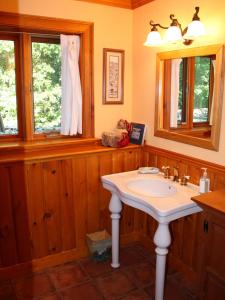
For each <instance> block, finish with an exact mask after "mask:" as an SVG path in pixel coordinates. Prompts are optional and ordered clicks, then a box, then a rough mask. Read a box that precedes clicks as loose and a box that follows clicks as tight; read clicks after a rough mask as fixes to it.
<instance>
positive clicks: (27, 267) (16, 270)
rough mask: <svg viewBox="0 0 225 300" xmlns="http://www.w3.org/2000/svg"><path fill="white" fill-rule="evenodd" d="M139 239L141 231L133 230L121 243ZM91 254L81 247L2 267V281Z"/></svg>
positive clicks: (0, 273)
mask: <svg viewBox="0 0 225 300" xmlns="http://www.w3.org/2000/svg"><path fill="white" fill-rule="evenodd" d="M138 240H139V233H138V232H132V233H130V234H125V235H122V236H121V238H120V244H121V245H122V246H124V245H127V244H130V243H133V242H137V241H138ZM89 255H90V254H89V250H88V248H87V247H82V248H79V249H72V250H68V251H64V252H60V253H57V254H53V255H49V256H45V257H42V258H39V259H34V260H32V261H29V262H25V263H21V264H17V265H14V266H10V267H5V268H0V281H1V280H8V279H13V278H16V277H21V276H25V275H26V274H30V273H32V272H41V271H43V270H44V269H46V268H50V267H54V266H57V265H60V264H64V263H68V262H72V261H74V260H78V259H81V258H84V257H87V256H89Z"/></svg>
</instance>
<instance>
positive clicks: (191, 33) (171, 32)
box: [144, 7, 205, 47]
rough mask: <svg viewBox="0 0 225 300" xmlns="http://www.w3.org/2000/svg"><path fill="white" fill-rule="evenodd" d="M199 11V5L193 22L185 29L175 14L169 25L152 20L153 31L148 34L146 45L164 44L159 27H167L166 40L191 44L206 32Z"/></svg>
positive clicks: (171, 16) (171, 17)
mask: <svg viewBox="0 0 225 300" xmlns="http://www.w3.org/2000/svg"><path fill="white" fill-rule="evenodd" d="M198 13H199V7H195V13H194V15H193V18H192V22H191V23H190V24H189V25H188V26H187V27H186V28H185V29H184V30H182V27H181V24H180V23H179V22H178V20H177V19H176V18H175V16H174V15H170V20H171V21H172V22H171V24H170V26H169V27H165V26H162V25H160V24H159V23H154V22H153V21H150V23H149V24H150V25H151V31H150V33H149V34H148V36H147V39H146V42H145V43H144V46H148V47H152V46H158V45H160V44H162V42H163V41H162V39H161V36H160V33H159V32H158V30H157V27H160V28H162V29H167V30H166V35H165V41H166V42H172V43H176V42H178V41H182V42H183V43H184V44H185V45H190V44H191V43H192V42H193V40H195V39H196V38H198V37H200V36H202V35H204V34H205V28H204V25H203V23H202V22H201V21H200V18H199V16H198Z"/></svg>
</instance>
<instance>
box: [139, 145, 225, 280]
mask: <svg viewBox="0 0 225 300" xmlns="http://www.w3.org/2000/svg"><path fill="white" fill-rule="evenodd" d="M143 165H144V166H155V167H158V168H160V169H161V168H162V166H163V165H164V166H170V169H171V173H173V167H175V166H176V167H178V169H179V173H180V176H182V175H190V176H191V178H190V182H192V183H194V184H197V185H198V184H199V178H200V176H201V168H202V167H206V168H208V173H209V177H210V182H211V190H218V189H221V188H225V167H224V166H220V165H216V164H213V163H210V162H206V161H203V160H199V159H195V158H193V157H189V156H185V155H182V154H178V153H175V152H172V151H168V150H163V149H160V148H156V147H151V146H145V147H144V150H143ZM171 175H172V174H171ZM200 217H201V213H198V214H194V215H190V216H187V217H184V218H181V219H178V220H176V221H173V222H171V223H170V229H171V234H172V243H171V247H170V252H169V262H170V263H171V264H172V265H173V266H174V267H175V268H177V269H179V270H180V271H182V272H184V273H186V275H187V276H188V277H189V278H190V279H192V280H196V281H197V279H198V276H199V270H200V266H199V259H198V253H199V251H200V246H201V240H200V236H201V234H200V233H201V231H202V230H203V228H201V222H200ZM142 220H143V222H142V224H140V230H141V235H140V240H141V241H142V243H143V244H144V245H145V246H146V247H148V248H150V249H151V250H154V245H153V242H152V240H153V236H154V233H155V229H156V226H157V223H156V221H155V220H154V219H153V218H151V217H150V216H148V215H147V214H144V216H143V219H142Z"/></svg>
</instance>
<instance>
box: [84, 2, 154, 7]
mask: <svg viewBox="0 0 225 300" xmlns="http://www.w3.org/2000/svg"><path fill="white" fill-rule="evenodd" d="M79 1H85V2H91V3H93V2H94V3H97V4H103V5H109V6H115V7H121V8H127V9H135V8H138V7H140V6H142V5H144V4H147V3H149V2H152V1H154V0H79Z"/></svg>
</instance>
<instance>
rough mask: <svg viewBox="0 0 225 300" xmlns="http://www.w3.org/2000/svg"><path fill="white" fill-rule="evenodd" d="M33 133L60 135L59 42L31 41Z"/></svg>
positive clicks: (40, 39) (38, 39)
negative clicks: (57, 133) (58, 133)
mask: <svg viewBox="0 0 225 300" xmlns="http://www.w3.org/2000/svg"><path fill="white" fill-rule="evenodd" d="M32 79H33V82H32V87H33V89H32V90H33V107H34V109H33V111H34V132H35V133H48V132H59V130H60V111H61V51H60V44H59V40H53V39H52V40H51V39H50V38H48V39H47V38H46V39H43V38H32Z"/></svg>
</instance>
